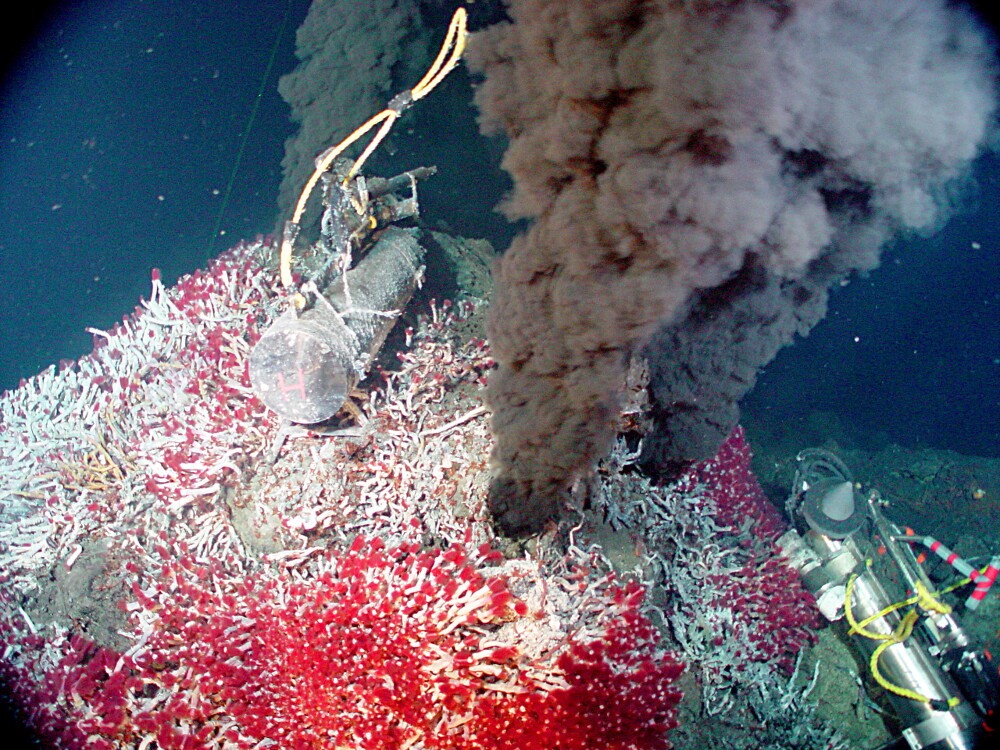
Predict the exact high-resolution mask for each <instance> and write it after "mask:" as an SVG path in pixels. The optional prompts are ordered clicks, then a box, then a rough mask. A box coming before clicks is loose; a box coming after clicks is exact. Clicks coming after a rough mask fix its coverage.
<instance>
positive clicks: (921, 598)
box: [844, 573, 959, 708]
mask: <svg viewBox="0 0 1000 750" xmlns="http://www.w3.org/2000/svg"><path fill="white" fill-rule="evenodd" d="M857 579H858V574H857V573H855V574H854V575H852V576H851V577H850V578H849V579H848V581H847V589H846V591H845V594H844V615H845V617H846V618H847V622H848V623H849V624H850V626H851V628H850V630H849V631H848V635H854V634H857V635H861V636H863V637H865V638H868V639H870V640H876V641H882V643H880V644H879V645H878V646H876V647H875V650H874V651H872V655H871V658H870V659H869V661H868V666H869V668H870V669H871V673H872V677H874V678H875V681H876V682H877V683H878V684H879V685H881V686H882V688H883V689H884V690H888V691H889V692H890V693H893V694H895V695H898V696H901V697H903V698H909V699H910V700H915V701H919V702H921V703H934V702H935V701H934V700H933V699H931V698H928V697H927V696H926V695H922V694H920V693H918V692H916V691H914V690H910V689H909V688H904V687H902V686H900V685H896V684H895V683H892V682H889V680H887V679H886V678H885V676H884V675H883V674H882V671H881V669H880V668H879V660H880V659H881V657H882V654H883V653H884V652H885V651H886V649H888V648H889V647H890V646H894V645H896V644H897V643H902V642H903V641H905V640H906V639H907V638H909V637H910V635H911V634H912V633H913V627H914V626H915V625H916V623H917V620H918V619H920V613H919V612H918V611H917V609H916V608H913V609H911V610H910V611H908V612H907V613H906V614H905V615H904V616H903V619H902V620H900V622H899V625H897V626H896V629H895V630H893V632H891V633H875V632H873V631H871V630H868V629H867V628H866V626H867V625H870V624H871V623H872V622H874V621H875V620H878V619H881V618H882V617H885V616H886V615H887V614H889V613H890V612H893V611H895V610H898V609H901V608H902V607H906V606H909V605H911V604H919V605H920V606H921V607H923V608H924V609H925V610H927V611H934V612H940V613H943V614H947V613H948V612H950V611H951V608H950V607H948V606H947V605H946V604H943V603H942V602H940V601H938V600H937V599H936V597H935V596H934V594H933V593H932V592H930V591H929V590H928V589H927V587H926V586H925V585H924V584H923V583H922V582H921V581H917V582H916V586H915V588H916V592H917V593H916V595H915V596H912V597H910V598H909V599H906V600H904V601H901V602H896V603H895V604H890V605H889V606H888V607H885V608H883V609H882V610H880V611H879V612H877V613H875V614H874V615H871V616H869V617H866V618H865V619H864V620H861V621H860V622H859V621H858V620H857V619H856V618H855V616H854V612H853V611H852V610H851V596H852V594H853V592H854V583H855V582H856V581H857ZM958 703H959V699H958V698H956V697H954V696H952V697H950V698H948V699H947V700H946V701H944V705H946V706H947V707H948V708H953V707H954V706H956V705H958Z"/></svg>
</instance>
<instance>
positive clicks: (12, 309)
mask: <svg viewBox="0 0 1000 750" xmlns="http://www.w3.org/2000/svg"><path fill="white" fill-rule="evenodd" d="M66 5H67V7H68V8H69V9H67V10H63V11H61V12H60V13H59V14H57V16H56V17H55V18H54V19H53V20H51V21H50V22H49V23H48V25H47V26H43V27H42V28H41V29H39V30H37V31H31V30H30V29H29V28H25V29H22V32H23V33H22V41H26V46H25V47H24V48H23V53H22V54H21V55H20V57H19V58H18V62H17V63H16V65H15V67H14V68H13V69H12V70H10V71H8V73H7V75H6V78H5V80H4V86H3V89H2V90H0V299H2V300H3V305H2V306H0V326H2V331H3V333H2V344H3V345H2V346H0V388H11V387H14V386H16V384H17V382H18V380H19V379H20V378H22V377H27V376H30V375H32V374H34V373H36V372H38V371H39V370H41V369H43V368H44V367H46V366H47V365H49V364H51V363H54V362H57V361H58V360H59V359H61V358H73V357H77V356H80V355H81V354H83V353H85V352H86V351H88V350H89V348H90V336H89V335H88V334H86V333H85V332H84V329H85V327H87V326H94V327H97V328H105V327H108V326H110V325H112V324H113V323H114V322H115V321H117V320H119V319H120V318H121V317H122V315H124V314H126V313H128V312H129V311H131V309H132V307H133V306H134V305H135V304H136V303H137V301H138V299H139V297H140V296H141V295H143V294H146V293H147V292H148V289H149V275H150V271H151V269H152V268H154V267H157V268H160V269H162V271H163V276H164V280H165V281H166V282H168V283H170V282H172V281H173V280H174V279H176V278H177V276H179V275H180V274H183V273H186V272H189V271H191V270H193V269H195V268H197V267H199V266H202V265H204V263H205V261H206V260H207V258H208V257H210V255H212V254H214V253H217V252H219V251H220V250H222V249H224V248H225V247H227V246H229V245H230V244H233V243H234V242H235V241H237V240H238V239H241V238H253V237H254V235H255V234H257V233H267V232H270V231H272V229H273V227H274V226H275V219H276V208H275V201H276V196H277V189H278V184H279V182H280V177H281V175H280V161H281V157H282V154H283V143H284V140H285V139H286V138H287V137H288V136H290V135H291V134H292V133H293V131H294V125H293V123H292V122H291V121H290V119H289V112H288V108H287V105H285V104H284V102H282V101H281V99H280V97H279V96H278V94H277V91H276V85H277V78H278V77H279V76H280V75H281V74H283V73H285V72H288V71H290V70H291V69H292V67H293V66H294V65H295V63H296V60H295V58H294V31H295V29H296V28H297V26H298V25H299V24H300V23H301V21H302V19H303V18H304V16H305V13H306V11H307V9H308V1H307V0H274V1H273V2H251V1H250V0H229V1H228V2H218V3H216V2H210V3H204V2H192V1H186V0H145V1H138V0H133V1H131V2H123V1H121V0H119V1H117V2H114V1H111V0H94V1H92V2H88V3H68V4H66ZM283 24H284V26H283ZM272 54H273V55H274V57H273V64H272V67H271V69H270V71H268V65H269V62H272V60H271V58H272ZM258 92H261V96H260V98H259V101H258ZM435 96H436V97H438V102H441V101H445V100H447V99H448V98H449V97H451V99H452V101H451V105H450V107H449V106H444V107H439V108H437V109H435V107H438V104H437V103H436V102H435V101H434V99H435V97H430V98H429V100H428V102H427V103H426V108H425V105H424V104H423V103H422V104H421V107H419V108H415V109H419V110H422V112H420V113H417V116H416V119H415V120H414V122H413V124H414V126H415V127H414V128H411V130H413V129H416V130H418V131H421V130H422V136H421V135H420V134H419V133H418V134H417V135H415V136H412V138H415V139H419V138H421V137H422V139H423V142H424V145H425V146H427V144H431V145H432V146H436V147H437V149H438V152H437V153H433V154H432V156H431V160H432V161H433V162H434V163H437V164H438V166H439V167H441V168H442V176H440V177H438V178H436V179H437V180H438V181H439V182H438V185H437V186H436V187H434V188H433V189H431V190H429V191H428V193H427V198H426V201H427V205H426V208H427V209H428V211H429V212H430V213H432V214H434V215H436V216H438V217H441V218H446V219H447V217H448V212H449V207H450V210H451V213H452V218H453V219H454V221H453V222H452V225H453V226H455V228H456V229H457V230H458V231H463V232H468V233H471V234H480V235H485V236H487V237H490V238H491V239H494V241H496V242H497V244H498V245H500V246H503V244H504V243H505V241H506V238H507V236H509V233H508V234H507V235H506V236H505V235H504V232H503V230H502V229H501V228H500V225H501V222H500V221H499V220H498V218H497V216H496V215H495V214H493V213H491V212H489V210H488V208H487V207H488V206H490V205H492V203H493V202H495V200H497V199H499V197H500V192H499V191H500V190H501V189H502V187H499V186H500V185H501V182H500V180H495V181H494V182H493V183H492V184H489V185H486V186H485V187H484V185H483V184H482V183H481V182H477V184H476V186H475V187H476V189H475V190H474V191H470V190H468V186H469V181H470V180H475V175H474V173H473V174H471V175H470V173H469V172H468V165H469V162H470V161H471V159H470V158H467V157H466V156H465V155H464V153H463V151H462V150H463V149H468V150H469V152H470V153H471V152H474V150H475V148H481V144H479V145H478V146H477V145H476V144H474V143H472V142H471V141H472V140H473V139H474V136H473V135H468V134H469V133H472V132H473V129H474V126H473V124H472V123H473V118H474V113H473V112H472V110H471V108H470V107H469V105H468V101H467V96H468V95H467V79H465V76H464V71H460V72H459V73H457V74H455V75H454V76H452V78H451V79H449V80H448V81H447V82H446V84H445V86H443V87H442V90H441V91H440V92H435ZM463 97H465V99H464V101H463ZM255 107H256V109H255ZM408 116H409V115H408ZM251 118H253V121H252V122H251ZM457 121H461V124H462V127H461V128H455V127H454V126H455V123H456V122H457ZM248 128H249V129H250V130H249V134H248V135H247V130H248ZM397 129H399V128H397ZM442 131H443V132H447V133H449V137H448V138H441V137H440V133H441V132H442ZM456 133H465V134H466V135H456ZM245 136H246V137H245ZM411 145H413V144H412V142H410V143H408V142H407V139H406V136H405V129H402V132H401V133H400V134H399V138H398V139H397V141H396V143H395V146H396V147H398V151H397V153H396V157H395V158H394V161H393V160H387V159H384V158H383V157H382V156H381V155H380V158H379V159H376V160H374V161H373V162H372V169H373V170H374V171H376V172H378V171H383V172H384V171H386V170H387V169H394V168H397V167H398V169H400V170H401V169H405V168H408V167H409V166H411V164H410V163H408V162H407V156H408V154H409V152H410V151H411V149H410V146H411ZM241 149H242V153H241ZM426 153H427V152H426V151H425V152H423V153H420V154H419V155H417V156H414V159H415V160H416V161H417V162H419V161H425V160H426ZM456 154H458V156H456ZM238 160H239V169H238V171H237V172H236V173H235V178H234V179H233V180H232V182H231V183H230V180H231V178H233V171H234V165H236V163H237V161H238ZM449 160H450V163H449ZM463 164H464V165H465V169H466V170H467V171H466V172H465V173H458V174H457V176H455V175H456V171H455V170H457V169H459V168H460V167H461V166H462V165H463ZM481 164H482V166H485V167H487V170H489V169H494V167H493V163H492V162H490V161H489V160H488V159H487V160H486V161H485V162H482V161H481ZM975 179H976V183H975V187H974V188H972V189H970V190H968V191H966V193H965V194H964V195H963V198H962V200H961V201H960V204H961V205H960V206H959V208H960V209H961V211H960V212H959V215H958V216H956V218H955V219H953V220H952V222H951V223H949V224H948V225H947V226H946V227H945V228H944V229H943V231H942V232H941V233H940V234H938V235H937V236H935V237H931V238H908V239H904V240H901V241H900V242H899V243H898V244H896V245H895V246H893V247H891V248H889V249H888V250H887V251H886V253H885V256H884V261H883V264H882V267H881V268H880V269H878V270H877V271H875V272H874V273H872V274H871V275H870V276H868V277H867V278H863V279H855V280H853V281H852V283H851V284H849V285H848V286H846V287H845V288H843V289H839V290H837V291H836V292H835V294H834V295H833V300H832V304H831V309H830V313H829V315H828V317H827V319H826V320H825V321H824V322H823V323H821V324H820V325H819V326H817V327H816V328H815V329H814V330H813V332H812V333H811V335H810V336H809V337H808V338H807V339H805V340H803V341H799V342H797V343H796V344H795V345H794V346H793V347H790V348H788V349H786V350H785V351H784V352H783V353H782V354H781V355H780V356H779V358H778V359H777V360H776V361H775V362H773V363H772V364H771V365H770V366H769V367H767V368H766V369H765V371H764V372H763V374H762V377H761V380H760V383H759V385H758V387H757V388H756V390H755V391H754V392H753V393H752V394H751V396H750V397H749V398H748V399H747V402H746V407H747V410H748V411H749V412H750V413H751V414H752V415H753V416H755V417H756V418H759V419H762V420H769V419H773V420H780V421H782V422H784V423H786V424H788V425H790V426H792V427H794V425H795V423H796V421H797V420H806V419H808V418H809V416H810V415H811V414H812V413H813V412H816V411H822V412H831V413H834V414H835V415H837V417H838V418H839V419H840V420H841V421H842V422H843V423H845V424H847V425H849V426H850V427H851V428H852V429H854V430H857V431H858V432H859V433H862V434H876V433H882V437H883V438H887V439H889V440H892V441H894V442H899V443H902V444H904V445H928V446H935V447H945V448H954V449H956V450H960V451H964V452H968V453H977V454H982V455H1000V377H998V376H1000V314H998V312H1000V311H998V307H1000V261H998V252H997V251H998V249H1000V248H998V245H1000V161H997V160H996V159H984V160H983V161H981V162H980V163H979V164H978V165H977V169H976V175H975ZM473 193H474V194H475V200H471V199H468V196H469V195H471V194H473ZM227 196H228V197H227ZM462 196H466V198H462ZM435 201H437V203H435ZM224 204H225V205H224ZM426 213H427V211H425V215H426ZM477 217H478V218H477Z"/></svg>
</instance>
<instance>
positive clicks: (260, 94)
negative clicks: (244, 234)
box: [208, 0, 292, 258]
mask: <svg viewBox="0 0 1000 750" xmlns="http://www.w3.org/2000/svg"><path fill="white" fill-rule="evenodd" d="M291 11H292V0H288V4H287V5H286V6H285V14H284V15H283V16H282V18H281V25H280V26H278V35H277V36H276V37H275V38H274V44H273V45H272V46H271V56H270V57H269V58H268V60H267V68H266V69H265V70H264V76H263V77H262V78H261V79H260V86H259V87H258V89H257V96H256V97H254V101H253V108H252V109H251V110H250V117H249V119H248V120H247V124H246V127H245V128H244V129H243V138H242V140H241V141H240V148H239V151H237V152H236V161H235V162H234V163H233V171H232V172H230V174H229V183H228V184H227V185H226V189H225V192H224V193H223V194H222V205H221V206H220V207H219V214H218V216H217V217H216V219H215V226H214V227H213V228H212V236H211V237H210V238H209V240H208V257H209V258H212V257H213V256H214V255H215V240H216V238H217V237H218V236H219V231H220V230H221V229H222V219H223V217H224V216H225V214H226V208H228V207H229V197H230V196H231V195H232V193H233V185H234V184H236V175H237V174H238V173H239V171H240V164H242V162H243V152H244V151H246V148H247V141H249V140H250V132H251V131H252V130H253V124H254V122H255V121H256V119H257V112H258V110H259V109H260V100H261V99H263V98H264V87H265V86H267V81H268V79H269V78H270V77H271V69H272V68H273V67H274V60H275V58H276V57H277V56H278V47H279V45H280V44H281V38H282V36H284V33H285V26H286V25H287V24H288V17H289V16H290V15H291Z"/></svg>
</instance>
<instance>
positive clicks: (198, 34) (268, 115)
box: [0, 0, 309, 388]
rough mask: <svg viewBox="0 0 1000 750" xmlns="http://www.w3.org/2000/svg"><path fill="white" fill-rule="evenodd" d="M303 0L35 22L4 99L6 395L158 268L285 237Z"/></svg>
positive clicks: (124, 307) (139, 290) (0, 371)
mask: <svg viewBox="0 0 1000 750" xmlns="http://www.w3.org/2000/svg"><path fill="white" fill-rule="evenodd" d="M308 5H309V3H308V1H307V0H274V2H252V1H251V0H227V2H208V3H205V2H191V1H187V0H145V1H142V2H136V1H132V2H122V1H121V0H118V1H114V0H96V1H95V0H91V1H90V2H85V3H66V4H65V6H64V7H63V8H62V9H59V8H56V9H53V10H51V11H50V13H51V15H50V17H49V19H48V20H47V21H43V23H42V26H41V28H39V29H37V30H36V32H35V33H34V36H28V37H27V38H25V36H27V35H28V34H30V33H31V32H29V31H28V30H27V29H25V30H23V31H24V34H22V36H21V39H20V41H22V43H24V44H25V46H24V47H23V51H22V54H21V56H20V58H19V60H17V61H16V62H15V63H14V65H13V67H12V68H10V69H8V71H7V75H6V78H5V81H4V86H3V89H2V91H0V299H2V300H3V305H2V307H0V326H2V331H3V334H2V336H3V339H2V340H3V346H2V347H0V388H10V387H12V386H15V385H16V384H17V382H18V380H19V379H20V378H21V377H25V376H30V375H32V374H34V373H36V372H38V371H39V370H41V369H42V368H44V367H45V366H47V365H48V364H50V363H53V362H56V361H58V360H59V359H60V358H63V357H67V358H75V357H77V356H79V355H80V354H82V353H84V352H86V351H88V350H89V348H90V336H89V335H88V334H86V333H85V332H84V328H85V327H87V326H94V327H97V328H105V327H108V326H110V325H112V324H113V323H114V322H115V321H117V320H119V319H120V318H121V316H122V315H123V314H125V313H127V312H130V311H131V309H132V307H133V306H134V305H135V304H136V303H137V302H138V299H139V296H140V295H142V294H146V293H148V289H149V277H150V271H151V269H152V268H154V267H158V268H160V269H162V271H163V276H164V280H165V281H167V282H173V281H174V280H175V279H176V278H177V276H179V275H180V274H183V273H186V272H189V271H192V270H194V269H195V268H198V267H199V266H202V265H204V263H205V261H206V260H207V259H208V258H209V257H210V256H211V255H214V254H216V253H218V252H219V251H220V250H222V249H225V248H226V247H228V246H229V245H230V244H233V243H234V242H235V241H236V240H238V239H240V238H243V237H247V238H251V239H252V238H253V237H254V235H255V234H256V233H258V232H264V233H267V232H270V231H271V230H272V229H273V227H274V221H275V213H276V208H275V200H276V195H277V189H278V184H279V182H280V179H281V172H280V162H281V157H282V154H283V145H284V140H285V139H286V138H287V137H288V136H289V135H291V134H292V132H293V129H294V126H293V124H292V123H291V121H290V118H289V112H288V108H287V105H285V103H284V102H283V101H282V100H281V98H280V97H279V96H278V93H277V78H278V76H279V75H281V74H282V73H285V72H287V71H289V70H290V69H291V68H292V67H293V66H294V65H295V62H296V61H295V58H294V44H295V29H296V28H297V27H298V25H299V24H300V23H301V22H302V19H303V18H304V17H305V13H306V11H307V9H308ZM282 24H284V26H282ZM12 31H15V32H16V30H12ZM279 34H280V35H279ZM272 53H273V55H274V61H273V65H272V66H271V70H270V71H269V72H268V63H269V61H270V60H271V56H272ZM265 73H267V78H266V80H264V78H265ZM258 91H260V92H262V95H261V97H260V101H259V102H258V101H257V94H258ZM255 105H256V112H255ZM252 116H253V122H252V123H251V117H252ZM251 125H252V128H251V130H250V132H249V136H248V137H247V138H246V139H244V135H245V134H246V132H247V129H248V127H250V126H251ZM241 147H243V152H242V154H240V149H241ZM238 157H241V161H240V167H239V171H238V172H237V174H236V175H235V181H234V182H233V183H232V184H231V185H230V178H231V177H232V174H233V168H234V164H235V163H236V161H237V158H238ZM227 190H228V191H229V194H228V199H227ZM224 200H225V203H226V207H225V211H224V213H222V215H221V219H220V212H221V211H222V208H223V201H224ZM217 224H218V227H216V225H217ZM216 230H217V231H216Z"/></svg>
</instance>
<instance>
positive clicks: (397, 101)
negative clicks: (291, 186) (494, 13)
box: [279, 8, 468, 288]
mask: <svg viewBox="0 0 1000 750" xmlns="http://www.w3.org/2000/svg"><path fill="white" fill-rule="evenodd" d="M467 38H468V31H467V30H466V13H465V8H459V9H458V10H456V11H455V15H453V16H452V18H451V23H450V24H449V25H448V34H447V35H446V36H445V39H444V43H443V44H442V45H441V50H440V51H439V52H438V55H437V57H436V58H435V60H434V62H433V63H432V64H431V66H430V68H428V70H427V72H426V73H425V74H424V77H423V78H421V79H420V82H419V83H418V84H417V85H416V86H414V87H413V88H412V89H411V90H410V91H409V92H408V95H407V94H403V95H400V96H397V97H395V98H394V99H393V100H392V102H390V104H389V106H388V107H387V108H386V109H384V110H382V111H381V112H379V113H378V114H377V115H375V116H373V117H371V118H369V119H368V121H367V122H365V123H364V124H363V125H361V126H360V127H358V128H357V129H355V130H354V132H353V133H351V134H350V135H349V136H347V138H345V139H344V140H342V141H341V142H340V143H338V144H337V145H336V146H334V147H333V148H331V149H328V150H327V151H325V152H324V153H323V155H322V157H321V158H320V160H319V161H318V162H317V163H316V169H314V170H313V173H312V174H311V175H310V176H309V179H308V180H307V181H306V184H305V187H304V188H302V193H301V194H300V195H299V200H298V202H297V203H296V204H295V210H294V211H293V212H292V218H291V222H292V223H293V224H296V225H297V224H298V223H299V222H300V220H301V219H302V214H304V213H305V210H306V203H307V202H308V201H309V196H310V195H311V194H312V191H313V189H314V188H315V187H316V183H317V182H319V178H320V177H321V176H322V175H323V173H324V172H326V171H327V170H328V169H329V168H330V165H332V164H333V162H334V160H335V159H336V158H337V157H338V156H340V155H341V154H342V153H343V152H344V151H345V150H346V149H347V148H349V147H350V146H352V145H353V144H354V143H355V142H356V141H357V140H358V139H359V138H361V137H362V136H363V135H365V133H367V132H368V131H369V130H371V129H372V128H374V127H375V126H376V125H378V124H380V123H381V125H382V127H381V128H379V129H378V132H376V133H375V136H374V137H373V138H372V140H371V142H370V143H369V144H368V145H367V146H365V149H364V150H363V151H362V152H361V156H359V157H358V159H357V161H355V162H354V165H353V166H352V167H351V169H350V171H349V172H348V173H347V177H346V178H345V182H346V181H349V180H351V179H353V178H354V177H355V175H357V174H358V172H359V171H360V170H361V167H362V165H364V163H365V161H367V160H368V157H369V156H371V155H372V152H374V151H375V149H376V148H377V147H378V145H379V143H381V142H382V139H383V138H385V137H386V135H387V134H388V133H389V130H391V129H392V126H393V123H395V122H396V120H397V119H399V116H400V115H401V114H402V113H403V110H404V109H406V107H408V106H409V105H410V104H411V103H412V102H415V101H417V100H418V99H422V98H423V97H425V96H427V94H429V93H430V92H431V90H432V89H433V88H434V87H435V86H437V85H438V84H439V83H441V81H442V80H444V78H445V76H447V75H448V74H449V73H450V72H451V71H452V70H453V69H454V67H455V66H456V65H458V61H459V60H460V59H461V57H462V53H463V52H464V51H465V43H466V39H467ZM279 269H280V273H281V284H282V286H284V287H286V288H287V287H290V286H291V285H292V242H291V240H290V239H288V238H287V237H285V238H283V239H282V242H281V256H280V261H279Z"/></svg>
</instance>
